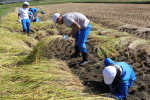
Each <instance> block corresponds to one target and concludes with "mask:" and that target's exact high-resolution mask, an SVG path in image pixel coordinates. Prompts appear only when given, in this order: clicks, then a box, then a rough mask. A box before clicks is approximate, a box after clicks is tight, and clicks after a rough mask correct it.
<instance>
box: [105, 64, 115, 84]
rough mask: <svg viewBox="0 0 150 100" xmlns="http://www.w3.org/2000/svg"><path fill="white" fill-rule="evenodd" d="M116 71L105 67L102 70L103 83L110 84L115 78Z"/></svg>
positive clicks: (113, 68)
mask: <svg viewBox="0 0 150 100" xmlns="http://www.w3.org/2000/svg"><path fill="white" fill-rule="evenodd" d="M116 73H117V70H116V68H115V67H114V66H107V67H105V68H104V70H103V76H104V82H105V83H106V84H111V83H112V82H113V80H114V78H115V77H116Z"/></svg>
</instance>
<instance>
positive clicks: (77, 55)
mask: <svg viewBox="0 0 150 100" xmlns="http://www.w3.org/2000/svg"><path fill="white" fill-rule="evenodd" d="M74 49H75V53H74V54H72V55H71V56H70V57H71V58H76V57H80V49H79V47H78V46H77V45H76V46H75V47H74Z"/></svg>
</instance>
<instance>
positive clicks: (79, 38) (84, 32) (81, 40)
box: [74, 24, 92, 53]
mask: <svg viewBox="0 0 150 100" xmlns="http://www.w3.org/2000/svg"><path fill="white" fill-rule="evenodd" d="M91 28H92V26H91V24H88V26H87V27H86V28H84V29H80V30H79V31H77V32H76V33H75V34H74V38H75V45H77V46H78V47H79V49H80V51H81V53H86V52H87V48H86V45H85V43H86V41H87V38H88V35H89V33H90V31H91Z"/></svg>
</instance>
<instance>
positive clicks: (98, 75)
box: [1, 3, 150, 100]
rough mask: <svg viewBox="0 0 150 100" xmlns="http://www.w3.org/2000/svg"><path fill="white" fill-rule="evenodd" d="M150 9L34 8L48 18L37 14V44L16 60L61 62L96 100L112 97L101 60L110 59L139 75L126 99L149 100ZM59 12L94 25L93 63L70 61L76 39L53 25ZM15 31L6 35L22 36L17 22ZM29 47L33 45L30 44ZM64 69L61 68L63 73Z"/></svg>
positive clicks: (145, 6) (104, 6)
mask: <svg viewBox="0 0 150 100" xmlns="http://www.w3.org/2000/svg"><path fill="white" fill-rule="evenodd" d="M149 6H150V5H149V4H140V5H138V4H101V3H100V4H99V3H66V4H52V5H42V6H34V7H36V8H40V7H42V8H43V9H45V10H46V14H44V15H40V14H39V18H40V19H41V20H42V21H41V22H39V23H31V31H32V34H31V37H32V38H34V39H35V40H36V41H38V43H37V44H36V45H33V48H31V50H30V51H31V52H30V53H28V54H27V57H25V58H24V59H23V60H20V61H18V62H17V65H18V66H21V65H24V64H30V63H32V64H34V63H38V61H41V60H45V59H48V60H51V59H59V60H60V61H63V62H65V63H66V65H67V68H69V69H70V70H71V73H72V74H74V75H75V76H76V77H77V78H78V79H79V80H78V81H77V82H79V81H80V82H81V84H82V85H83V86H84V87H85V88H84V90H83V91H82V92H84V93H90V94H94V95H97V96H98V95H99V94H104V93H109V87H108V85H105V84H104V81H103V76H102V70H103V68H104V65H103V60H104V58H106V57H109V58H112V59H113V60H114V61H124V62H127V63H129V64H130V65H131V66H132V67H133V69H134V71H135V73H136V75H137V80H136V82H135V84H134V85H133V86H132V87H131V88H130V89H129V95H128V97H127V98H126V100H149V98H150V40H149V39H150V28H149V25H150V22H149V20H150V17H149V15H150V13H149V11H150V7H149ZM16 11H17V10H16ZM55 12H58V13H61V14H65V13H67V12H80V13H83V14H84V15H86V16H87V17H88V18H89V19H90V20H91V24H92V26H93V28H92V31H91V33H90V35H89V38H88V41H87V48H88V51H89V52H88V53H89V59H90V62H89V64H88V65H86V66H79V65H78V62H80V61H81V57H79V58H76V59H75V58H70V57H69V56H70V55H71V54H72V53H73V52H74V49H73V46H74V45H73V44H74V39H72V38H70V39H69V41H64V40H63V39H62V36H63V35H64V34H68V33H69V32H70V29H69V28H67V27H65V26H63V25H62V26H58V25H56V26H54V24H52V21H51V19H50V18H51V15H52V14H53V13H55ZM10 20H11V19H10ZM6 22H7V21H6ZM6 22H5V24H6ZM5 24H2V25H1V27H6V26H5ZM12 26H13V27H12ZM12 26H11V24H10V26H9V27H8V26H7V30H9V31H11V32H15V33H21V28H19V26H20V27H21V25H19V24H18V23H17V22H16V26H15V27H14V24H12ZM27 44H28V45H29V46H30V45H31V46H32V44H31V43H30V44H29V43H27ZM60 65H61V64H60ZM5 66H6V65H5ZM62 66H63V64H62ZM65 67H66V66H65ZM65 67H64V69H63V68H61V69H62V70H65V69H66V68H65ZM81 84H80V85H81ZM85 100H86V99H85ZM106 100H107V99H106Z"/></svg>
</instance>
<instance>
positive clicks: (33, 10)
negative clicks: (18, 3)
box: [30, 8, 38, 14]
mask: <svg viewBox="0 0 150 100" xmlns="http://www.w3.org/2000/svg"><path fill="white" fill-rule="evenodd" d="M30 11H31V12H32V13H33V14H34V13H36V12H37V11H38V9H37V8H31V9H30Z"/></svg>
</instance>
